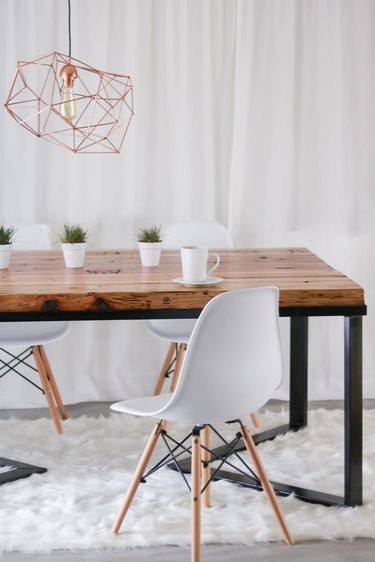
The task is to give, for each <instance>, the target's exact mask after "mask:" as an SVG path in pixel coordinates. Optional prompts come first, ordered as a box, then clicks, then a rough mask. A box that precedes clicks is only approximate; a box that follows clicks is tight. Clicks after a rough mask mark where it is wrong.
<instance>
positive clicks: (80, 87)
mask: <svg viewBox="0 0 375 562" xmlns="http://www.w3.org/2000/svg"><path fill="white" fill-rule="evenodd" d="M68 10H69V16H68V22H69V26H68V28H69V55H63V54H62V53H58V52H53V53H50V54H48V55H44V56H39V57H36V58H34V59H32V60H27V61H19V62H18V65H17V70H16V75H15V77H14V80H13V83H12V86H11V89H10V92H9V95H8V97H7V100H6V102H5V107H6V109H7V110H8V112H9V113H10V115H12V117H14V119H15V120H16V121H17V122H18V123H19V125H21V126H22V127H25V128H26V129H27V130H28V131H30V132H31V133H33V134H35V135H36V136H38V137H41V138H43V139H46V140H48V141H50V142H53V143H55V144H57V145H59V146H62V147H64V148H67V149H68V150H71V151H72V152H76V153H119V152H120V150H121V147H122V144H123V142H124V138H125V135H126V133H127V130H128V127H129V124H130V121H131V119H132V117H133V115H134V112H133V85H132V82H131V79H130V76H125V75H122V74H113V73H111V72H104V71H102V70H96V69H95V68H93V67H92V66H89V65H88V64H85V63H84V62H82V61H79V60H77V59H74V58H73V57H72V56H71V33H70V0H68Z"/></svg>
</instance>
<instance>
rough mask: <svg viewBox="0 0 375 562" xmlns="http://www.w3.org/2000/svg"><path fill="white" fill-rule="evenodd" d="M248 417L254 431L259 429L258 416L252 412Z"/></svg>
mask: <svg viewBox="0 0 375 562" xmlns="http://www.w3.org/2000/svg"><path fill="white" fill-rule="evenodd" d="M250 417H251V421H252V422H253V426H254V427H255V429H260V421H259V417H258V414H256V413H255V412H253V413H252V414H250Z"/></svg>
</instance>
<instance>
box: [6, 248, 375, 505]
mask: <svg viewBox="0 0 375 562" xmlns="http://www.w3.org/2000/svg"><path fill="white" fill-rule="evenodd" d="M210 250H211V248H210ZM212 250H213V251H215V252H216V253H217V254H219V255H220V259H221V262H220V265H219V267H218V268H217V269H216V271H215V275H217V276H218V278H220V279H221V280H219V281H217V282H216V283H212V284H204V283H203V284H197V285H188V284H183V283H178V282H176V279H179V278H180V277H181V259H180V252H179V250H163V251H162V255H161V260H160V264H159V266H157V267H143V266H142V265H141V262H140V259H139V255H138V251H137V249H136V248H132V249H90V250H88V251H87V253H86V259H85V263H84V266H83V267H82V268H77V269H69V268H66V267H65V265H64V260H63V255H62V252H61V251H60V250H40V251H14V252H13V254H12V259H11V264H10V267H9V269H7V270H1V271H0V322H25V321H28V322H33V321H44V320H45V321H51V320H70V321H82V320H86V321H105V320H114V319H116V320H133V319H137V320H139V319H155V318H156V319H158V318H197V317H198V316H199V314H200V312H201V310H202V309H203V308H204V306H205V305H206V304H207V303H208V302H209V301H210V300H211V299H212V298H213V297H215V296H216V295H219V294H221V293H223V292H226V291H232V290H236V289H245V288H252V287H260V286H270V285H271V286H276V287H278V289H279V295H280V297H279V299H280V300H279V315H280V317H288V318H290V344H289V345H290V349H289V353H290V361H289V363H290V367H289V382H290V385H289V393H290V396H289V420H288V423H287V424H283V425H281V426H278V427H275V428H272V429H269V430H267V431H260V432H259V433H256V434H255V435H254V440H255V442H256V443H260V442H262V441H265V440H268V439H273V438H275V437H276V436H277V435H280V434H286V433H287V432H289V431H298V430H299V429H301V428H303V427H305V426H306V425H307V423H308V393H307V389H308V375H309V370H308V339H309V338H308V326H309V318H311V317H324V316H332V317H336V316H339V317H342V318H343V338H344V366H343V379H344V422H343V423H344V444H343V460H344V462H343V465H344V469H343V493H342V495H340V496H337V495H333V494H327V493H324V492H321V491H317V490H310V489H306V488H303V487H299V486H295V485H287V484H283V483H279V482H273V486H274V488H275V491H276V492H277V493H278V494H281V495H288V494H290V493H294V494H295V496H296V497H298V498H300V499H302V500H306V501H310V502H315V503H321V504H323V505H333V506H356V505H361V503H362V488H363V486H362V317H363V316H364V315H366V311H367V309H366V304H365V295H364V290H363V288H362V287H361V286H360V285H358V284H357V283H356V282H355V281H353V280H351V279H350V278H349V277H347V276H346V275H345V274H344V273H342V272H340V271H337V270H336V269H334V268H333V267H332V266H330V265H329V264H327V263H326V262H325V261H324V260H323V259H321V258H320V257H318V256H317V255H316V254H314V253H313V252H311V251H310V250H308V249H307V248H302V247H285V248H233V249H220V248H215V249H214V248H212ZM124 376H125V375H124ZM328 461H329V459H327V462H328ZM12 462H13V464H12ZM0 465H6V466H11V467H12V468H14V470H10V471H9V473H13V475H12V476H10V477H9V479H15V478H16V476H15V474H14V473H15V472H17V465H21V468H20V467H19V468H18V470H21V471H23V472H22V474H21V473H20V476H19V477H24V476H27V475H28V474H27V467H30V468H29V472H30V473H33V472H35V471H38V470H37V469H39V471H44V470H46V469H44V468H42V467H31V465H24V464H23V463H20V462H19V461H11V460H10V459H1V458H0ZM186 470H187V471H188V467H186ZM6 475H7V472H5V473H0V483H1V482H6V481H7V480H6V478H7V476H6ZM217 477H218V478H226V479H229V480H234V481H236V482H237V483H238V484H240V485H243V486H250V487H254V488H257V487H259V486H258V482H256V481H251V480H248V479H246V477H244V476H243V475H238V476H236V475H234V474H233V473H227V472H225V471H221V472H220V473H219V474H218V475H217Z"/></svg>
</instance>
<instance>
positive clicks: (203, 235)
mask: <svg viewBox="0 0 375 562" xmlns="http://www.w3.org/2000/svg"><path fill="white" fill-rule="evenodd" d="M162 234H163V248H181V247H182V246H207V247H208V248H232V247H233V244H232V241H231V239H230V236H229V233H228V231H227V229H226V228H225V226H223V225H222V224H221V223H219V222H210V221H188V222H173V223H170V224H167V225H166V227H165V228H164V229H163V232H162Z"/></svg>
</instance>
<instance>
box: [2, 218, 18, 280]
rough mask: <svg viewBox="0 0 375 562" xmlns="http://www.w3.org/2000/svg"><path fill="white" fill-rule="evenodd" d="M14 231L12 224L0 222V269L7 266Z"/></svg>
mask: <svg viewBox="0 0 375 562" xmlns="http://www.w3.org/2000/svg"><path fill="white" fill-rule="evenodd" d="M15 233H16V229H15V228H14V226H4V225H3V224H0V269H7V268H8V267H9V262H10V255H11V253H12V238H13V236H14V234H15Z"/></svg>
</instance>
